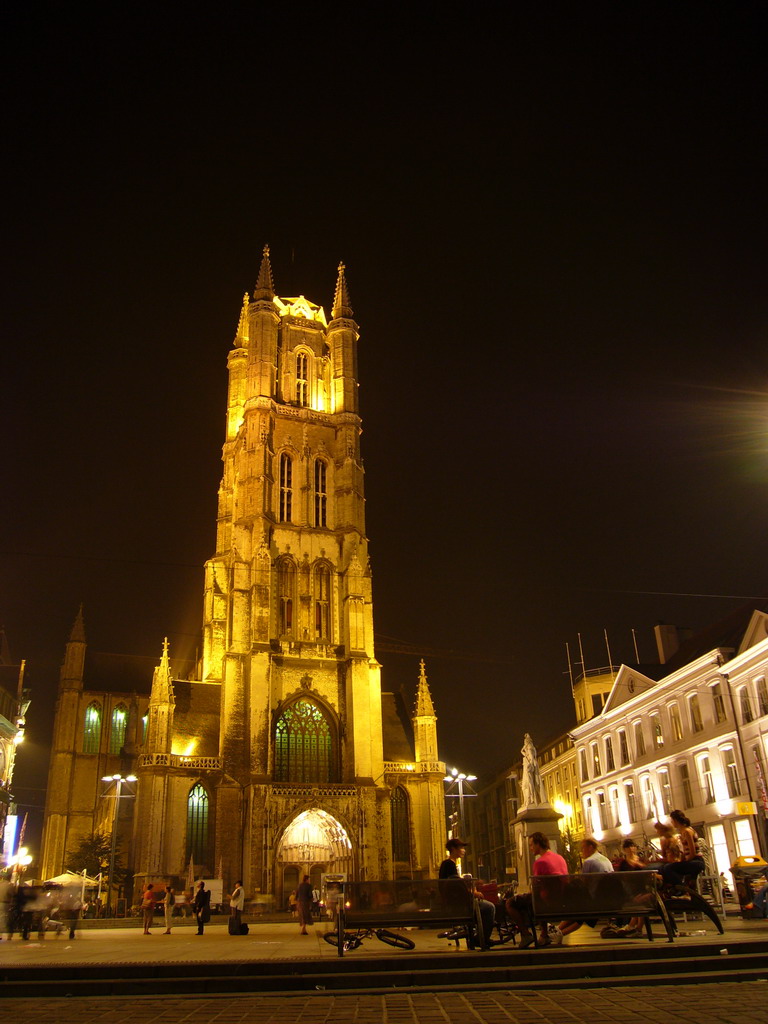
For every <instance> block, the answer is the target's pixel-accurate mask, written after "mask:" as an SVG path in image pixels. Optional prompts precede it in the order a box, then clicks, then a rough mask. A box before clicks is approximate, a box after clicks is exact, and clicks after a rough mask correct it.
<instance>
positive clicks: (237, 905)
mask: <svg viewBox="0 0 768 1024" xmlns="http://www.w3.org/2000/svg"><path fill="white" fill-rule="evenodd" d="M244 906H245V892H244V890H243V883H242V882H235V888H234V890H233V891H232V895H231V896H230V897H229V934H230V935H242V934H243V907H244Z"/></svg>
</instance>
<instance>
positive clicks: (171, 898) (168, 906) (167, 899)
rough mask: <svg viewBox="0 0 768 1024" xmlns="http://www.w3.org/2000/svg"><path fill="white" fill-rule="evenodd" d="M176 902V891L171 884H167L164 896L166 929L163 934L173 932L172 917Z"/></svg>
mask: <svg viewBox="0 0 768 1024" xmlns="http://www.w3.org/2000/svg"><path fill="white" fill-rule="evenodd" d="M175 903H176V893H175V892H174V891H173V889H172V888H171V886H170V885H166V887H165V896H163V914H164V915H165V931H164V932H163V935H170V934H171V918H172V917H173V908H174V905H175Z"/></svg>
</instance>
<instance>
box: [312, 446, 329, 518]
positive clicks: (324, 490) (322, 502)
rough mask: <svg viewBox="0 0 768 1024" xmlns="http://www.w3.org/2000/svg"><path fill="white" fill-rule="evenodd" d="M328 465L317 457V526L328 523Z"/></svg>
mask: <svg viewBox="0 0 768 1024" xmlns="http://www.w3.org/2000/svg"><path fill="white" fill-rule="evenodd" d="M327 512H328V466H327V465H326V464H325V462H323V460H322V459H315V526H327V525H328V515H327Z"/></svg>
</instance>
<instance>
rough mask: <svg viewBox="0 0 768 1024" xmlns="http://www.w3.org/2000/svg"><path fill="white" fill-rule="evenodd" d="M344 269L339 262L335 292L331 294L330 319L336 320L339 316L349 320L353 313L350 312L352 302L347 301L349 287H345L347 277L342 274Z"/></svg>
mask: <svg viewBox="0 0 768 1024" xmlns="http://www.w3.org/2000/svg"><path fill="white" fill-rule="evenodd" d="M345 270H346V267H345V266H344V264H343V263H340V264H339V276H338V277H337V278H336V293H335V294H334V296H333V309H332V310H331V319H333V320H338V319H339V318H341V317H345V318H346V319H347V320H351V319H352V318H353V316H354V315H355V314H354V313H353V312H352V304H351V303H350V301H349V288H348V287H347V279H346V277H345V276H344V271H345Z"/></svg>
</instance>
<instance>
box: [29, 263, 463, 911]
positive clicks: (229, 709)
mask: <svg viewBox="0 0 768 1024" xmlns="http://www.w3.org/2000/svg"><path fill="white" fill-rule="evenodd" d="M358 337H359V335H358V327H357V324H356V323H355V321H354V319H353V311H352V308H351V305H350V299H349V293H348V287H347V282H346V278H345V268H344V267H343V265H342V266H340V267H339V271H338V278H337V283H336V290H335V296H334V300H333V306H332V310H331V318H330V320H327V318H326V316H325V313H324V311H323V309H322V307H320V306H318V305H315V304H314V303H312V302H309V301H308V300H307V299H305V298H304V297H303V296H299V297H297V298H280V297H278V296H277V295H276V293H275V289H274V283H273V274H272V268H271V264H270V258H269V250H268V248H266V247H265V249H264V253H263V257H262V262H261V267H260V271H259V276H258V280H257V283H256V288H255V291H254V293H253V296H252V297H249V296H248V295H246V296H245V298H244V300H243V306H242V311H241V313H240V319H239V324H238V327H237V332H236V336H235V340H234V345H233V348H232V349H231V351H230V353H229V358H228V369H229V390H228V400H227V416H226V437H225V442H224V448H223V476H222V481H221V487H220V489H219V496H218V513H217V534H216V551H215V554H214V555H213V557H212V558H211V559H210V560H209V561H208V563H207V564H206V567H205V594H204V611H203V655H202V659H201V662H200V664H199V665H198V666H197V667H196V671H194V672H191V673H188V675H189V676H190V678H185V679H181V678H176V677H175V675H174V672H173V671H172V667H171V665H172V662H171V654H172V653H173V652H169V649H168V645H167V643H166V644H165V646H164V649H163V653H162V657H161V659H160V663H159V665H158V666H157V668H156V669H155V672H154V677H153V680H152V686H151V692H150V693H149V695H148V696H147V695H146V694H144V695H141V694H136V693H134V692H129V691H128V690H127V689H126V690H125V691H124V692H116V691H114V690H111V691H106V690H104V691H103V690H101V689H100V688H99V686H98V680H97V679H94V678H93V675H92V674H91V675H90V676H89V672H88V659H87V656H86V652H87V644H86V640H85V629H84V625H83V621H82V617H81V616H79V617H78V620H77V622H76V624H75V627H74V629H73V632H72V636H71V638H70V642H69V644H68V645H67V653H66V657H65V661H64V665H63V667H62V673H61V683H60V690H59V700H58V704H57V712H56V723H55V730H54V744H53V750H52V754H51V767H50V777H49V788H48V795H47V804H46V818H45V832H44V840H43V863H42V865H41V868H42V872H43V877H51V876H53V875H55V874H57V873H59V872H60V871H61V870H63V869H64V868H66V867H75V868H76V867H77V865H75V864H71V863H69V862H68V857H69V854H70V852H71V851H72V850H73V849H74V848H75V847H76V846H77V843H78V841H79V840H80V838H82V837H83V836H85V835H88V834H90V833H91V832H92V831H94V830H97V831H98V830H101V831H104V832H107V833H109V832H111V830H112V827H113V825H114V824H115V821H116V827H117V830H118V835H119V836H120V838H121V842H122V847H123V849H124V850H125V853H126V860H127V861H128V866H129V868H130V869H131V871H132V873H133V877H134V892H138V891H140V888H141V886H142V885H143V884H144V883H145V882H149V881H154V882H163V881H165V880H173V881H175V882H176V883H177V884H180V885H183V884H184V883H185V882H186V879H187V878H188V875H189V873H190V864H191V865H192V868H193V871H194V875H195V877H222V878H223V880H224V887H225V891H227V890H228V889H229V887H230V886H231V885H232V884H233V883H234V881H235V880H237V879H238V878H241V877H242V879H243V881H244V883H245V886H246V889H247V890H248V891H249V892H253V893H260V894H263V898H264V899H265V900H268V899H269V898H270V897H272V896H273V897H274V898H275V899H276V900H277V901H278V902H280V901H284V898H285V896H286V895H287V893H288V892H289V891H290V890H291V889H292V888H295V885H296V882H297V881H298V880H299V878H300V875H302V874H304V873H307V874H310V875H311V877H312V879H313V882H314V883H316V884H319V883H320V882H321V880H322V876H323V875H325V874H327V873H331V874H344V875H346V876H347V877H349V878H356V879H366V878H369V879H370V878H392V877H430V876H432V877H434V876H435V875H436V872H437V866H438V864H439V862H440V860H441V859H442V856H443V845H444V838H445V835H444V829H445V816H444V797H443V777H444V774H445V766H444V764H443V763H442V762H441V761H440V760H439V757H438V747H437V728H436V716H435V711H434V707H433V704H432V699H431V695H430V691H429V686H428V684H427V679H426V673H425V670H424V664H423V662H422V665H421V669H420V672H419V675H418V679H415V680H414V681H415V683H416V703H415V707H414V708H413V709H408V708H406V707H405V703H404V700H403V698H402V696H401V694H399V693H389V692H386V691H384V690H382V685H381V666H380V665H379V663H378V662H377V660H376V656H375V653H374V640H373V601H372V588H371V567H370V563H369V559H368V540H367V535H366V530H365V500H364V493H363V467H362V462H361V457H360V433H361V421H360V414H359V408H358V373H357V345H358ZM414 675H415V673H414ZM192 676H194V678H191V677H192ZM118 773H122V774H123V775H126V774H128V773H131V774H134V775H135V776H136V778H137V781H136V782H135V783H130V784H125V789H124V791H123V795H125V794H126V791H127V795H128V797H129V799H121V800H120V801H117V800H115V799H112V797H113V796H114V792H113V791H114V788H115V787H110V785H109V783H106V782H104V781H103V780H104V778H105V777H106V776H111V775H116V774H118Z"/></svg>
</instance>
